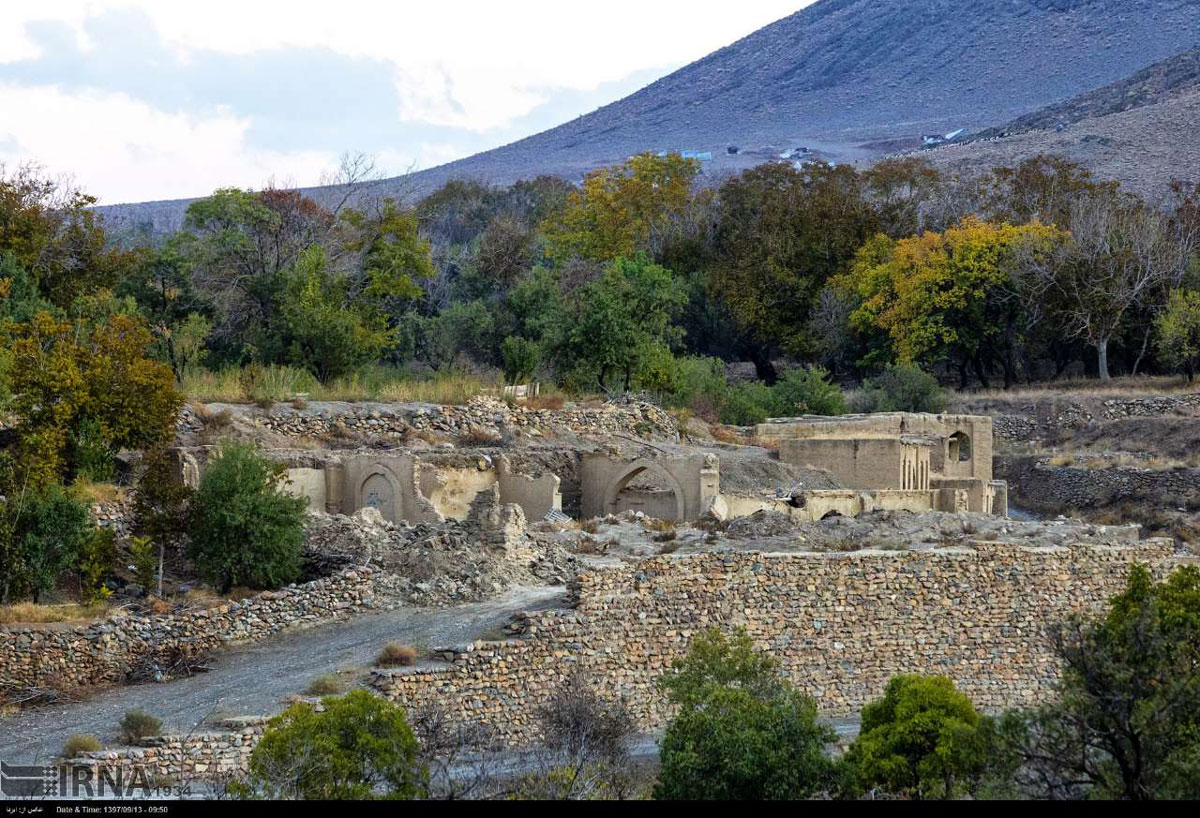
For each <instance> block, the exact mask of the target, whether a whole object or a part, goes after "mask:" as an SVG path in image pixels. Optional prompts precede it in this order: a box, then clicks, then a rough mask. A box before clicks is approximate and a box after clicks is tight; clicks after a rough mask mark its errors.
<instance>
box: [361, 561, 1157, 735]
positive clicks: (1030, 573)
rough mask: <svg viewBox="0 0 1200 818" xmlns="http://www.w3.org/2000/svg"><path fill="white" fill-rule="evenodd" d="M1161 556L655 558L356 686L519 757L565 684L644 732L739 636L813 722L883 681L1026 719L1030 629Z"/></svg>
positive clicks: (1050, 676)
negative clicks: (1018, 710)
mask: <svg viewBox="0 0 1200 818" xmlns="http://www.w3.org/2000/svg"><path fill="white" fill-rule="evenodd" d="M1171 555H1172V548H1171V544H1170V542H1169V541H1166V540H1151V541H1145V542H1142V543H1137V544H1130V545H1125V546H1108V547H1096V546H1091V547H1044V548H1038V547H1028V546H1013V545H999V544H991V543H987V544H984V543H979V544H976V545H974V546H972V547H969V548H956V549H946V550H935V551H921V552H915V551H907V552H903V551H902V552H882V551H864V552H857V553H850V554H841V553H821V554H772V555H768V554H754V553H748V554H728V555H721V554H702V555H687V556H666V557H658V558H653V559H649V560H645V561H643V562H641V563H639V564H637V565H635V566H622V567H616V568H612V569H605V570H597V571H595V572H593V573H589V574H586V575H584V576H582V577H581V578H580V587H579V603H578V607H577V608H576V609H575V610H573V611H558V612H554V611H547V612H536V613H532V614H529V615H528V616H527V617H526V620H525V627H524V634H523V635H522V637H521V638H519V639H514V640H508V641H504V642H477V643H475V644H473V645H471V646H469V647H467V648H463V649H457V650H450V651H446V652H444V653H443V654H442V658H444V659H447V660H448V661H449V664H448V666H441V667H432V668H431V667H424V668H421V667H418V668H406V669H399V670H380V671H375V673H374V674H373V677H372V684H373V686H374V688H375V689H376V690H377V691H378V692H380V693H381V694H383V695H384V696H386V697H388V698H389V699H392V700H395V701H397V702H398V703H400V704H402V705H404V706H405V707H408V708H417V707H425V706H435V707H439V708H441V709H443V710H444V711H446V712H447V713H449V714H450V715H451V716H452V717H453V718H456V719H459V720H462V721H464V722H474V723H482V724H485V725H489V726H490V727H492V728H494V729H495V730H496V731H497V732H498V733H499V734H500V735H502V736H503V737H504V738H505V739H506V740H507V741H508V742H509V743H510V744H513V745H528V744H532V743H534V742H536V741H537V739H538V738H539V736H538V728H537V707H538V705H540V704H541V703H542V702H544V701H546V699H547V698H548V697H549V696H550V695H551V694H552V693H553V692H554V690H555V689H556V688H557V687H558V686H559V685H560V684H562V683H563V681H565V680H566V679H567V678H568V677H569V676H571V675H572V673H574V672H576V671H578V672H580V673H582V675H583V677H584V678H585V679H586V680H587V681H588V682H589V683H590V684H592V685H593V686H594V687H595V688H596V690H597V691H598V692H600V693H601V694H602V695H604V696H608V697H612V698H617V699H621V700H623V701H624V702H625V703H626V705H627V706H628V707H629V708H630V709H631V710H632V712H633V713H634V715H635V717H636V718H637V720H638V722H639V724H640V725H641V727H642V728H643V729H648V730H652V729H656V728H660V727H662V726H663V725H664V724H665V722H666V720H667V719H668V718H669V716H670V713H669V709H668V706H667V704H666V702H665V700H664V697H663V696H662V694H661V693H660V692H659V690H658V689H657V687H656V684H655V682H656V679H657V678H658V677H659V676H660V675H661V674H662V673H663V672H664V671H666V670H667V669H668V668H669V667H670V665H671V662H672V661H673V660H674V659H675V658H677V657H679V656H681V655H682V654H683V653H684V652H685V650H686V648H687V645H688V642H689V641H690V639H691V637H692V636H693V634H695V633H697V632H698V631H701V630H703V629H705V628H710V627H719V628H722V629H726V630H727V629H731V628H734V627H738V626H743V627H745V628H746V629H747V630H748V631H749V633H750V635H751V636H752V637H753V639H754V640H755V642H756V643H757V645H758V646H759V647H760V648H761V649H763V650H766V651H769V652H770V653H771V654H772V655H773V656H775V657H776V658H777V659H778V660H779V662H780V663H781V665H782V667H783V670H784V672H785V673H786V675H787V677H788V678H789V679H790V681H791V682H792V683H793V684H794V685H796V686H797V687H798V688H799V689H801V690H803V691H804V692H806V693H808V694H809V695H811V696H813V697H814V698H815V699H816V701H817V704H818V706H819V707H820V708H821V710H822V711H823V712H826V713H830V714H841V713H849V712H854V711H857V710H858V709H859V708H861V707H862V705H863V704H864V703H866V702H867V701H869V700H870V699H873V698H875V697H878V696H879V695H880V694H881V693H882V691H883V688H884V685H885V684H886V683H887V680H888V679H889V678H890V677H891V676H892V675H894V674H896V673H926V674H944V675H947V676H949V677H950V678H951V679H953V680H954V681H955V683H956V684H957V685H958V686H959V687H960V689H962V690H963V691H964V692H965V693H967V694H968V695H970V696H971V697H972V698H973V699H974V700H975V702H976V704H978V705H979V706H981V707H983V708H985V709H989V710H994V709H1000V708H1004V707H1010V706H1023V705H1030V704H1033V703H1035V702H1037V701H1039V700H1041V699H1043V698H1044V697H1045V696H1047V695H1049V694H1050V693H1051V691H1052V688H1053V685H1054V683H1055V681H1056V679H1057V678H1058V665H1057V662H1056V660H1055V658H1054V656H1053V654H1052V652H1051V650H1050V647H1049V644H1048V641H1047V628H1048V626H1050V625H1051V624H1053V623H1055V622H1058V621H1061V620H1062V619H1064V618H1065V617H1067V616H1069V615H1070V614H1073V613H1076V612H1081V613H1094V612H1096V611H1099V610H1100V609H1102V607H1103V605H1104V603H1105V601H1106V600H1107V599H1108V598H1109V597H1111V596H1112V595H1113V594H1115V593H1117V592H1119V591H1120V590H1121V589H1122V588H1123V587H1124V583H1125V579H1126V576H1127V574H1128V571H1129V566H1130V564H1131V563H1133V562H1135V561H1137V562H1141V563H1144V564H1148V565H1149V566H1150V567H1151V568H1152V569H1153V570H1154V571H1155V573H1157V574H1161V573H1164V572H1165V571H1167V570H1168V569H1169V568H1170V566H1171V565H1172V564H1173V558H1172V556H1171Z"/></svg>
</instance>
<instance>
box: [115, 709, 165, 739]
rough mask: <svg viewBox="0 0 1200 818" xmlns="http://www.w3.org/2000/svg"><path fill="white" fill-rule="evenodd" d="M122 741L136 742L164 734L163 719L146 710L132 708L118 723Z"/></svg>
mask: <svg viewBox="0 0 1200 818" xmlns="http://www.w3.org/2000/svg"><path fill="white" fill-rule="evenodd" d="M118 727H119V728H120V731H121V741H122V742H123V743H125V744H136V743H138V742H139V741H141V740H142V739H144V738H149V737H151V736H158V735H162V721H161V720H160V719H158V718H157V717H155V716H152V715H150V714H149V713H147V712H146V711H144V710H130V711H129V712H128V713H126V714H125V715H124V716H122V717H121V723H120V725H118Z"/></svg>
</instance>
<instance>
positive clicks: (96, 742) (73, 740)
mask: <svg viewBox="0 0 1200 818" xmlns="http://www.w3.org/2000/svg"><path fill="white" fill-rule="evenodd" d="M99 749H101V745H100V739H98V738H96V737H95V736H93V735H92V734H91V733H76V734H75V735H73V736H71V737H70V738H69V739H67V743H66V744H64V745H63V749H62V754H63V757H64V758H75V757H76V756H78V755H82V754H84V753H94V752H96V751H97V750H99Z"/></svg>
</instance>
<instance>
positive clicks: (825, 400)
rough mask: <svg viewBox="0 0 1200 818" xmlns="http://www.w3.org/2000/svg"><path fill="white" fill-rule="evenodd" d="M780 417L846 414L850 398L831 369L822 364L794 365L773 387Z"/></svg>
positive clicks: (775, 405) (777, 413) (776, 413)
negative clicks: (831, 375) (832, 379)
mask: <svg viewBox="0 0 1200 818" xmlns="http://www.w3.org/2000/svg"><path fill="white" fill-rule="evenodd" d="M771 391H772V392H773V395H772V403H773V404H774V406H773V407H772V408H773V410H774V412H773V414H774V415H775V416H776V417H793V416H795V415H844V414H845V413H846V400H845V398H844V397H843V395H842V390H841V389H839V388H838V386H837V384H833V383H830V382H829V373H828V372H827V371H825V370H824V369H822V368H821V367H819V366H814V367H812V368H810V369H793V370H792V371H790V372H788V373H787V374H785V375H784V376H783V377H782V378H780V379H779V381H778V382H777V383H776V384H775V386H773V387H772V388H771Z"/></svg>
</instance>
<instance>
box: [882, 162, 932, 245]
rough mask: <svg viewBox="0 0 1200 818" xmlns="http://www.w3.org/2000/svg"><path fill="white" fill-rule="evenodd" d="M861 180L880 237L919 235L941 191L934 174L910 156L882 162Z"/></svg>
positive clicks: (926, 164)
mask: <svg viewBox="0 0 1200 818" xmlns="http://www.w3.org/2000/svg"><path fill="white" fill-rule="evenodd" d="M862 176H863V182H864V183H865V188H866V194H867V197H868V200H869V201H870V202H871V204H872V206H873V207H874V208H875V212H876V214H877V216H878V219H879V229H880V230H881V231H883V233H884V234H886V235H887V236H889V237H891V238H893V239H899V238H903V237H905V236H912V235H916V234H919V233H920V232H921V231H922V230H924V229H925V228H926V227H927V226H930V225H928V224H927V221H928V218H929V214H928V213H927V212H926V211H927V210H928V209H929V207H930V204H931V202H932V201H933V200H934V199H935V197H936V196H937V194H938V192H939V191H940V190H941V188H942V187H943V181H942V175H941V174H940V173H939V172H938V170H937V169H936V168H934V167H933V166H932V165H930V164H929V163H928V162H926V161H925V160H924V159H919V158H917V157H912V156H910V157H905V158H889V159H883V160H881V161H879V162H876V163H875V164H874V165H872V166H871V167H870V168H868V169H867V170H865V171H863V174H862ZM934 229H937V228H936V227H935V228H934Z"/></svg>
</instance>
